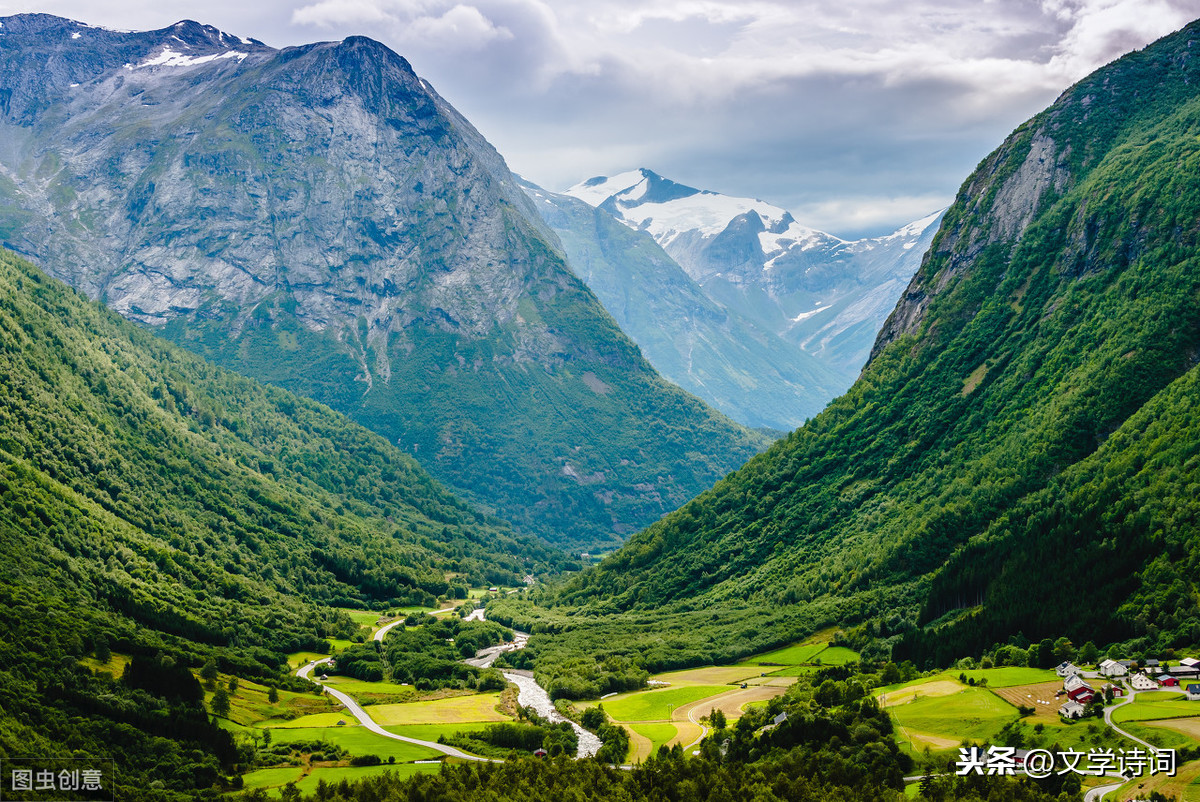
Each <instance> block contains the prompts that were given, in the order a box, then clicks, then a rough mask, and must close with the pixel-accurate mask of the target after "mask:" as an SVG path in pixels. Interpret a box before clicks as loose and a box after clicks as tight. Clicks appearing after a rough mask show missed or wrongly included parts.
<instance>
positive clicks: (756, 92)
mask: <svg viewBox="0 0 1200 802" xmlns="http://www.w3.org/2000/svg"><path fill="white" fill-rule="evenodd" d="M23 11H44V12H49V13H54V14H60V15H63V16H68V17H72V18H74V19H78V20H80V21H83V22H88V23H91V24H96V25H106V26H109V27H117V28H136V29H152V28H161V27H165V26H167V25H169V24H171V23H173V22H176V21H178V20H180V19H196V20H198V21H200V22H204V23H209V24H212V25H216V26H217V27H219V28H221V29H223V30H226V31H229V32H230V33H235V34H238V35H241V36H253V37H254V38H257V39H260V40H262V41H264V42H266V43H267V44H270V45H274V46H277V47H283V46H286V45H292V44H301V43H304V42H310V41H317V40H325V39H340V38H343V37H345V36H349V35H352V34H365V35H367V36H371V37H373V38H376V39H379V40H381V41H383V42H384V43H386V44H387V45H389V46H391V47H392V48H394V49H395V50H397V51H398V52H399V53H401V54H402V55H404V56H406V57H407V58H408V60H409V61H410V62H411V63H412V64H413V67H414V68H415V69H416V71H417V72H418V73H419V74H420V75H422V76H423V77H425V78H426V79H427V80H429V81H430V82H431V83H432V84H433V85H434V86H435V87H436V88H437V89H438V91H439V92H440V93H441V94H442V95H443V96H444V97H445V98H446V99H447V100H449V101H450V102H451V103H453V104H454V105H455V106H456V107H457V108H458V109H459V111H461V112H462V113H463V114H464V115H466V117H467V118H468V119H470V120H471V121H472V122H473V123H474V124H475V125H476V126H477V127H478V128H479V129H480V130H481V131H482V132H483V134H484V135H485V136H486V137H487V138H488V139H489V140H490V141H491V142H492V143H493V144H494V145H495V146H496V147H497V148H498V149H499V150H500V152H501V153H502V154H503V155H504V156H505V158H506V159H507V160H508V163H509V166H510V167H512V169H513V170H515V171H516V172H519V173H521V174H522V175H524V176H525V177H527V178H529V179H530V180H532V181H534V182H536V183H538V184H541V185H542V186H544V187H546V188H548V189H555V190H561V189H565V188H566V187H568V186H570V185H571V184H574V183H576V182H578V181H580V180H582V179H585V178H588V177H591V176H594V175H611V174H613V173H616V172H619V171H622V170H626V169H630V168H634V167H649V168H651V169H653V170H655V171H657V172H659V173H662V174H663V175H666V176H668V177H670V178H673V179H675V180H677V181H681V182H683V183H687V184H691V185H693V186H698V187H702V188H705V189H713V190H717V191H719V192H725V193H728V194H734V195H745V196H750V197H756V198H761V199H763V200H766V201H770V202H772V203H775V204H778V205H780V206H784V207H786V208H788V209H790V210H791V211H792V212H793V213H794V214H795V216H796V218H797V219H799V220H800V221H801V222H804V223H806V224H809V225H813V226H816V227H818V228H822V229H825V230H827V231H831V232H833V233H835V234H838V235H841V236H846V237H849V236H859V235H864V234H875V233H884V232H886V231H890V230H892V229H894V228H896V227H898V226H900V225H902V224H904V223H906V222H908V221H910V220H913V219H916V218H918V217H921V216H923V215H925V214H926V213H928V212H930V211H933V210H935V209H938V208H940V207H942V206H946V205H947V204H949V202H950V201H951V200H952V199H953V197H954V193H955V191H956V190H957V189H958V186H959V184H961V183H962V181H963V179H964V178H966V176H967V174H968V173H969V172H970V170H971V169H972V168H973V167H974V166H975V165H976V164H977V163H978V162H979V160H980V159H982V158H983V157H984V156H985V155H986V154H987V153H988V152H989V151H990V150H992V149H993V148H994V147H995V146H996V145H998V144H999V143H1000V141H1001V140H1002V139H1003V138H1004V137H1005V135H1006V134H1007V133H1008V132H1009V131H1010V130H1011V129H1012V128H1014V127H1015V126H1016V125H1017V124H1019V123H1020V122H1022V121H1023V120H1025V119H1026V118H1028V117H1029V116H1031V115H1033V114H1034V113H1036V112H1037V111H1039V110H1040V109H1041V108H1043V107H1044V106H1046V105H1047V104H1049V103H1050V102H1052V101H1053V100H1054V98H1055V97H1056V96H1057V95H1058V94H1059V93H1060V92H1061V91H1062V90H1063V89H1065V88H1066V87H1068V86H1069V85H1070V84H1071V83H1073V82H1074V81H1076V80H1078V79H1079V78H1082V77H1083V76H1084V75H1086V74H1087V73H1088V72H1090V71H1091V70H1093V69H1095V68H1096V67H1098V66H1100V65H1102V64H1104V63H1106V62H1108V61H1110V60H1112V59H1113V58H1116V57H1117V56H1119V55H1121V54H1122V53H1125V52H1127V51H1129V50H1132V49H1135V48H1139V47H1142V46H1144V45H1146V44H1147V43H1149V42H1151V41H1153V40H1154V39H1156V38H1158V37H1160V36H1162V35H1164V34H1167V33H1169V32H1171V31H1174V30H1177V29H1178V28H1180V27H1182V26H1183V25H1184V24H1186V23H1188V22H1190V21H1191V20H1192V19H1194V18H1197V17H1200V0H914V1H913V2H897V0H808V1H805V0H738V1H735V0H661V1H659V0H462V1H461V2H459V1H458V0H293V1H292V2H288V0H258V2H253V3H249V2H245V0H237V2H234V1H233V0H209V1H208V2H206V3H204V4H195V3H186V2H177V0H87V2H83V1H82V0H45V1H44V2H31V1H28V0H0V14H13V13H19V12H23Z"/></svg>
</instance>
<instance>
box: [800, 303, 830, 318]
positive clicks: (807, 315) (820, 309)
mask: <svg viewBox="0 0 1200 802" xmlns="http://www.w3.org/2000/svg"><path fill="white" fill-rule="evenodd" d="M817 303H820V301H817ZM828 308H829V307H828V306H820V307H817V308H816V309H814V310H812V311H811V312H801V313H800V314H798V315H796V316H795V317H794V318H792V322H793V323H799V322H800V321H801V320H808V319H809V318H810V317H812V316H813V315H816V314H818V313H820V312H824V311H825V310H826V309H828Z"/></svg>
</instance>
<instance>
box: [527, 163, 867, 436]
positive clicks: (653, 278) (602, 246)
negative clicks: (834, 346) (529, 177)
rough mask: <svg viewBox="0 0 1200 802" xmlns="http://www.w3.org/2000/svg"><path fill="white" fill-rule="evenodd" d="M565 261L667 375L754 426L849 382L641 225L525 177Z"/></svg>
mask: <svg viewBox="0 0 1200 802" xmlns="http://www.w3.org/2000/svg"><path fill="white" fill-rule="evenodd" d="M525 190H526V192H528V193H529V195H530V197H532V198H533V199H534V201H535V202H536V205H537V208H538V210H539V211H540V212H541V214H542V217H543V219H544V220H545V221H546V223H547V224H548V225H549V226H550V227H551V228H552V229H554V232H555V233H556V234H557V235H558V238H559V241H560V242H561V243H562V245H563V248H564V250H565V252H566V255H567V261H568V264H569V265H570V266H571V269H572V270H574V271H575V272H576V274H577V275H578V276H579V277H580V278H581V279H583V280H584V282H585V283H586V284H587V285H588V287H589V288H591V290H592V292H594V293H595V294H596V297H597V298H599V299H600V302H601V303H603V304H604V308H605V309H607V310H608V313H609V314H611V315H612V316H613V318H614V319H615V320H616V321H617V323H619V324H620V326H621V328H622V329H623V330H624V331H626V332H627V333H628V334H629V336H631V337H632V338H633V339H634V341H635V342H637V344H638V347H639V348H641V350H642V353H644V354H645V355H646V358H647V359H649V360H650V362H651V363H652V364H653V365H654V366H655V368H657V369H658V371H659V372H660V373H662V374H663V375H664V376H665V377H667V378H668V379H670V380H671V381H673V382H675V383H676V384H678V385H679V386H680V387H683V388H684V389H685V390H687V391H688V392H691V393H695V394H696V395H698V396H699V397H700V398H703V399H704V400H705V401H707V402H708V403H710V404H712V405H713V406H714V407H716V408H717V409H719V410H721V411H722V412H724V413H725V414H727V415H729V416H730V417H732V418H734V419H735V420H738V421H740V422H742V423H744V424H746V425H748V426H756V427H768V428H771V429H775V430H784V431H786V430H789V429H792V428H795V427H796V426H798V425H799V424H801V423H803V422H804V420H805V419H806V418H810V417H812V416H814V415H816V414H817V413H818V412H820V411H821V409H822V408H824V406H825V404H826V403H827V402H828V400H829V399H830V398H832V397H833V396H835V395H837V393H838V392H840V391H841V390H842V389H844V383H845V382H844V380H843V378H842V377H841V376H840V375H839V374H837V373H835V372H834V371H832V370H830V369H829V368H827V367H826V366H824V365H822V364H821V363H820V362H819V361H817V359H816V358H814V357H812V356H811V355H809V354H807V353H806V352H804V351H803V350H802V349H800V348H799V347H797V346H796V345H795V344H793V343H790V342H788V341H786V340H784V339H783V338H781V337H779V336H777V335H776V334H774V333H773V332H771V331H769V330H766V329H764V328H763V327H761V326H759V325H757V324H756V323H755V322H753V321H750V320H747V319H745V318H744V317H742V316H740V315H739V314H737V313H736V312H732V311H730V310H729V309H727V308H726V307H724V306H723V305H721V304H720V303H718V302H716V301H714V300H713V299H711V298H709V297H708V296H707V295H706V294H705V292H704V290H703V289H702V288H701V287H700V285H699V284H697V283H696V281H695V280H694V279H693V278H692V277H691V276H689V275H688V274H687V273H686V272H684V270H683V268H681V267H680V266H679V265H678V264H677V263H676V262H675V260H674V259H672V258H671V257H670V256H668V255H667V253H666V252H665V251H663V249H662V248H661V247H660V246H659V245H658V243H657V242H655V241H654V239H653V238H651V237H650V236H649V235H647V234H646V233H645V232H641V231H635V230H633V229H631V228H629V227H628V226H626V225H622V224H621V223H620V222H618V221H617V220H616V218H614V217H613V216H612V215H611V214H609V213H608V212H607V211H604V209H602V208H595V207H592V206H589V205H588V204H587V203H585V202H583V201H582V200H579V199H577V198H573V197H571V196H569V195H560V194H557V193H553V192H547V191H546V190H544V189H542V188H540V187H537V186H534V185H532V184H526V185H525Z"/></svg>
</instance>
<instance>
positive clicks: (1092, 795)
mask: <svg viewBox="0 0 1200 802" xmlns="http://www.w3.org/2000/svg"><path fill="white" fill-rule="evenodd" d="M1124 784H1125V783H1124V782H1119V783H1113V784H1112V785H1097V786H1096V787H1095V788H1093V789H1092V790H1090V791H1088V792H1087V793H1086V794H1084V795H1083V802H1100V800H1101V799H1103V798H1104V795H1105V794H1107V793H1108V792H1109V791H1115V790H1117V789H1118V788H1120V787H1121V786H1122V785H1124Z"/></svg>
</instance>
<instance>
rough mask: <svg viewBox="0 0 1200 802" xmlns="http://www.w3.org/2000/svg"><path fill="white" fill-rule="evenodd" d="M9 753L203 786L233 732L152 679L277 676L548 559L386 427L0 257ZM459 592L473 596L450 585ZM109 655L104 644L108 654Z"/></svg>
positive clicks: (0, 660)
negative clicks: (288, 657)
mask: <svg viewBox="0 0 1200 802" xmlns="http://www.w3.org/2000/svg"><path fill="white" fill-rule="evenodd" d="M0 542H2V543H3V550H2V553H3V555H4V559H3V560H0V603H2V604H3V606H4V609H5V614H4V616H3V617H2V618H0V622H2V623H0V709H2V710H3V715H2V716H0V756H29V754H31V753H37V754H40V755H46V756H54V755H58V756H69V755H71V754H72V751H73V750H80V751H82V752H83V753H86V754H91V755H111V756H113V757H116V758H117V759H118V768H119V776H121V777H122V778H124V779H123V782H127V783H128V788H125V789H123V791H124V792H126V793H127V794H128V796H126V795H122V798H129V799H135V798H139V796H138V793H139V792H138V791H137V789H138V788H141V789H143V790H144V788H145V786H146V785H147V784H148V783H150V782H155V781H158V782H161V783H162V784H163V786H164V788H163V789H160V791H161V793H158V794H157V795H152V797H153V798H156V799H162V798H170V796H171V789H176V790H179V791H180V792H181V793H183V794H184V795H183V796H182V797H181V798H191V797H190V796H189V794H190V792H186V791H185V790H184V789H195V788H196V787H205V786H208V785H211V784H212V782H213V781H214V780H215V779H216V777H217V776H218V774H219V773H221V772H227V771H228V769H229V765H228V760H229V759H230V750H231V743H230V742H229V739H228V736H227V735H225V734H224V733H223V732H222V731H221V730H219V729H218V728H216V727H215V726H212V725H210V724H209V723H208V719H207V716H206V714H205V713H204V710H203V708H198V707H197V706H196V702H195V700H192V699H182V698H179V699H175V698H163V697H162V696H161V695H158V694H156V693H155V688H156V687H157V685H156V684H155V682H154V681H147V682H141V683H137V682H133V681H130V682H126V683H122V682H118V681H114V680H113V679H111V678H110V679H105V678H103V677H96V676H93V675H92V674H91V673H90V672H89V671H88V670H86V669H84V668H83V667H81V665H80V664H79V663H78V659H79V658H81V657H83V656H85V655H86V654H88V653H90V652H92V651H93V650H97V649H100V648H103V649H105V650H111V651H114V652H120V653H122V654H126V655H133V656H134V659H135V662H136V661H138V660H141V661H142V662H140V663H138V665H139V666H141V668H140V669H139V672H136V675H137V676H145V677H150V678H151V680H153V679H154V677H156V676H173V675H172V674H171V672H176V673H178V670H179V668H180V667H190V668H192V669H195V668H199V667H200V666H201V665H202V664H203V663H204V662H205V661H206V660H208V659H210V658H212V659H215V660H217V662H218V664H219V665H220V667H221V670H223V671H227V672H230V673H235V672H236V673H237V674H240V675H241V676H244V677H257V678H261V679H264V680H267V681H269V682H276V681H283V680H282V676H283V672H284V671H285V670H286V665H285V664H284V662H283V656H282V655H283V653H287V652H291V651H296V650H300V649H314V648H315V649H321V648H322V640H323V639H324V638H327V637H330V636H333V635H337V636H341V637H345V636H347V628H349V629H350V630H353V629H355V627H353V625H352V624H351V622H350V619H349V618H348V617H347V616H346V615H345V614H344V613H338V612H337V611H335V610H333V609H331V608H332V607H334V606H349V607H366V608H374V609H382V608H383V607H385V606H388V605H393V604H404V603H417V604H420V603H429V602H432V601H433V600H434V598H435V597H436V596H438V595H440V594H444V593H447V592H450V591H452V589H453V588H452V585H455V584H457V585H459V586H460V587H461V586H463V585H464V583H466V582H484V583H498V582H505V583H508V582H515V581H518V580H519V578H520V577H521V576H523V575H524V573H525V572H527V571H534V572H535V573H536V572H540V571H544V570H547V569H553V568H556V567H557V566H559V565H561V562H560V561H561V559H562V557H561V555H559V554H557V553H556V552H554V551H552V550H550V549H549V548H547V547H545V546H544V545H541V544H540V543H539V542H537V541H534V540H532V539H528V538H523V537H518V536H515V535H513V533H512V532H511V531H510V530H509V529H508V527H507V526H506V525H505V524H503V523H502V522H499V521H496V520H494V519H491V518H488V517H486V516H484V515H482V514H480V513H479V512H477V511H475V510H474V509H472V508H471V507H469V506H467V505H465V504H464V503H463V502H461V501H459V500H458V499H456V498H455V497H454V496H452V495H450V494H449V493H447V492H446V491H445V490H443V489H442V488H441V487H440V486H439V485H438V484H437V483H436V482H434V481H433V480H432V479H430V478H429V476H428V475H427V474H425V473H424V471H422V470H421V469H420V468H419V467H418V466H417V465H416V464H415V463H414V462H413V461H412V460H411V459H410V458H408V457H407V456H405V455H404V454H402V453H400V452H399V451H398V450H397V449H395V448H393V447H391V446H389V445H388V444H387V443H386V442H385V441H383V440H382V438H380V437H378V436H376V435H374V434H372V433H370V432H368V431H366V430H365V429H362V428H361V427H359V426H357V425H356V424H353V423H351V422H350V421H348V420H347V419H345V418H343V417H341V416H339V415H337V414H336V413H333V412H332V411H330V410H329V409H327V408H325V407H322V406H320V405H318V404H316V403H314V402H311V401H307V400H303V399H300V398H298V397H296V396H293V395H291V394H289V393H286V392H284V391H282V390H278V389H274V388H269V387H263V386H261V385H258V384H256V383H255V382H252V381H250V380H247V379H243V378H241V377H238V376H236V375H234V374H232V373H229V372H228V371H225V370H221V369H219V368H215V367H213V366H211V365H208V364H206V363H204V362H203V361H202V360H200V359H199V358H197V357H194V356H192V355H190V354H187V353H186V352H184V351H182V350H180V349H178V348H176V347H174V346H172V345H169V344H167V343H165V342H163V341H161V340H158V339H157V338H155V337H154V336H152V335H151V334H149V333H147V332H145V331H143V330H141V329H139V328H138V327H137V326H134V325H133V324H130V323H128V322H125V321H124V320H122V319H120V318H119V317H117V316H116V315H114V314H112V313H110V312H108V311H107V310H105V309H104V308H102V307H101V306H99V305H97V304H93V303H90V302H88V301H87V300H86V299H84V298H83V297H82V296H80V295H79V294H77V293H75V292H74V291H72V290H69V289H67V288H66V287H64V286H63V285H61V284H60V283H58V282H56V281H53V280H51V279H48V278H47V277H45V276H44V275H42V274H41V273H39V272H38V271H37V270H36V269H35V268H34V267H33V266H31V265H29V264H28V263H26V262H23V261H21V260H19V259H17V258H15V257H13V256H12V255H11V254H8V253H7V252H0ZM464 589H465V588H464ZM101 644H103V646H102V647H101Z"/></svg>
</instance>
